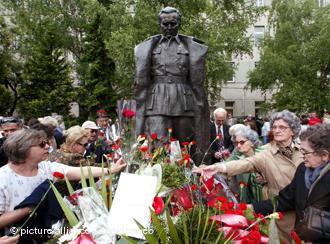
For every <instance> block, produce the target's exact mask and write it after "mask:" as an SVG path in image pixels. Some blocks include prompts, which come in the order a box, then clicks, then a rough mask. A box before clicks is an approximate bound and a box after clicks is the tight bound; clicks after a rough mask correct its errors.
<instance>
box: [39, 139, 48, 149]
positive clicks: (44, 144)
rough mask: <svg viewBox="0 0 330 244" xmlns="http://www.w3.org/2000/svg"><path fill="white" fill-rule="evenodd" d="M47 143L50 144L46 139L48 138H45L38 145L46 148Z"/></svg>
mask: <svg viewBox="0 0 330 244" xmlns="http://www.w3.org/2000/svg"><path fill="white" fill-rule="evenodd" d="M46 145H49V142H48V141H46V140H43V141H41V142H40V143H39V144H38V146H39V147H41V148H45V147H46Z"/></svg>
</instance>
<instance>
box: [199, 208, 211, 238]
mask: <svg viewBox="0 0 330 244" xmlns="http://www.w3.org/2000/svg"><path fill="white" fill-rule="evenodd" d="M209 218H210V209H209V208H207V211H206V218H205V223H204V228H203V232H202V236H201V240H203V238H204V235H205V232H206V229H207V227H208V225H209V221H208V220H209Z"/></svg>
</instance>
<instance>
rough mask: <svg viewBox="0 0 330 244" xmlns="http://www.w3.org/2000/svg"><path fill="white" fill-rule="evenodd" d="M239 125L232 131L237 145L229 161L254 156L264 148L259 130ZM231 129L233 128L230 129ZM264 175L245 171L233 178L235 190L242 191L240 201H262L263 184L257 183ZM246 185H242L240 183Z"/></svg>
mask: <svg viewBox="0 0 330 244" xmlns="http://www.w3.org/2000/svg"><path fill="white" fill-rule="evenodd" d="M242 126H243V127H238V128H237V129H235V130H234V131H233V132H232V141H233V143H234V145H235V149H234V151H233V154H232V155H231V157H230V158H229V159H228V160H227V161H231V160H238V159H244V158H248V157H251V156H253V155H254V154H255V153H258V152H260V151H261V150H262V149H261V148H260V147H259V145H260V141H259V138H258V134H257V132H255V131H254V130H252V129H250V128H249V127H247V126H244V125H242ZM230 131H231V129H230ZM261 178H262V177H261V176H260V175H259V173H244V174H240V175H236V176H234V177H232V178H231V180H230V185H231V189H232V191H234V192H237V193H240V201H241V202H246V203H251V202H255V201H260V200H261V198H262V196H261V194H260V193H261V191H262V186H261V185H260V184H258V183H257V179H258V180H259V179H261ZM242 183H243V185H244V187H242V188H241V187H240V184H242Z"/></svg>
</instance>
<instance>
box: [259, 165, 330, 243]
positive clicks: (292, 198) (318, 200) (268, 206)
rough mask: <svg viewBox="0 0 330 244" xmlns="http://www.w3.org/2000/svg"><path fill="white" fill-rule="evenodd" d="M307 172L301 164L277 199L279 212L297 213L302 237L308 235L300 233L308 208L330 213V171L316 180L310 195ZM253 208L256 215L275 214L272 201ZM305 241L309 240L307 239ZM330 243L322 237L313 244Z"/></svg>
mask: <svg viewBox="0 0 330 244" xmlns="http://www.w3.org/2000/svg"><path fill="white" fill-rule="evenodd" d="M305 171H306V167H305V164H304V163H302V164H300V165H299V167H298V168H297V171H296V173H295V176H294V178H293V179H292V181H291V183H290V184H289V185H288V186H286V187H285V188H283V189H282V190H281V191H280V192H279V196H278V197H277V200H278V206H277V211H279V212H286V211H290V210H295V211H296V214H297V218H296V223H295V230H296V232H297V234H298V235H299V236H300V237H302V236H306V233H299V231H300V228H299V226H300V224H301V223H302V220H303V217H304V212H303V211H304V210H305V209H306V208H307V207H309V206H313V207H315V208H319V209H322V210H325V211H327V212H330V171H329V170H328V171H327V172H326V173H325V174H324V175H323V176H322V177H321V178H320V179H319V181H317V180H316V181H317V182H316V183H315V185H314V187H313V188H311V192H310V193H309V190H308V189H307V187H306V185H305ZM308 194H309V195H308ZM253 208H254V210H255V212H256V213H262V214H264V215H267V214H269V213H272V212H273V206H272V202H271V200H267V201H262V202H257V203H254V204H253ZM307 238H308V237H307ZM304 239H306V238H304ZM305 241H309V240H307V239H306V240H305ZM329 242H330V240H329V239H325V238H324V237H323V236H322V235H320V236H319V239H317V240H313V243H329Z"/></svg>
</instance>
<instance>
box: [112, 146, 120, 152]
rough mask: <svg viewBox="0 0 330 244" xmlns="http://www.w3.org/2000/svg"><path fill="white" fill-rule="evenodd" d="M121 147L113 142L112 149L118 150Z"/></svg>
mask: <svg viewBox="0 0 330 244" xmlns="http://www.w3.org/2000/svg"><path fill="white" fill-rule="evenodd" d="M119 148H120V147H119V145H118V144H113V145H112V146H111V149H112V150H113V151H117V150H118V149H119Z"/></svg>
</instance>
